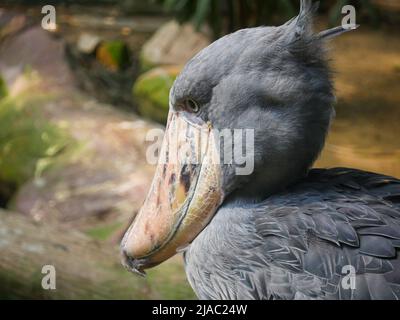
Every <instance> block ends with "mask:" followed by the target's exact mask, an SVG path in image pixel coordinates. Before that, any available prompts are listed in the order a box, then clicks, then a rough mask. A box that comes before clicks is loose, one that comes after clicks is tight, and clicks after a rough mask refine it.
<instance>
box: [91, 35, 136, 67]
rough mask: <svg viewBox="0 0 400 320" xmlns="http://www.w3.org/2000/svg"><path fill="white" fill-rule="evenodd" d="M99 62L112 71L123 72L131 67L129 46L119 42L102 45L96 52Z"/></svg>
mask: <svg viewBox="0 0 400 320" xmlns="http://www.w3.org/2000/svg"><path fill="white" fill-rule="evenodd" d="M96 58H97V60H98V61H99V62H100V63H102V64H103V65H104V66H105V67H107V68H108V69H110V70H112V71H118V70H123V69H125V68H126V67H128V66H129V65H130V52H129V48H128V46H127V45H126V44H125V43H124V42H123V41H119V40H115V41H108V42H104V43H102V44H100V46H99V48H98V49H97V51H96Z"/></svg>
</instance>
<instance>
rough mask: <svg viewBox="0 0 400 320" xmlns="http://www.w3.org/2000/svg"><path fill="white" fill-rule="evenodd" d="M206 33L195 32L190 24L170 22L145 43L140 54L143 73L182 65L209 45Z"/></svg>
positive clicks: (208, 37)
mask: <svg viewBox="0 0 400 320" xmlns="http://www.w3.org/2000/svg"><path fill="white" fill-rule="evenodd" d="M210 38H211V37H210V36H209V35H208V32H206V31H203V32H196V31H195V30H194V28H193V26H192V25H191V24H183V25H179V24H178V23H177V22H176V21H170V22H168V23H166V24H164V25H163V26H161V28H160V29H158V30H157V32H156V33H155V34H154V35H153V36H152V37H151V38H150V40H149V41H148V42H146V43H145V45H144V46H143V49H142V51H141V54H140V64H141V69H142V70H143V71H146V70H149V69H151V68H152V67H155V66H160V65H183V64H185V63H186V62H187V61H188V60H189V59H190V58H192V57H193V56H194V55H195V54H196V53H197V52H199V51H200V50H201V49H203V48H205V47H206V46H208V45H209V44H210V42H211V41H210Z"/></svg>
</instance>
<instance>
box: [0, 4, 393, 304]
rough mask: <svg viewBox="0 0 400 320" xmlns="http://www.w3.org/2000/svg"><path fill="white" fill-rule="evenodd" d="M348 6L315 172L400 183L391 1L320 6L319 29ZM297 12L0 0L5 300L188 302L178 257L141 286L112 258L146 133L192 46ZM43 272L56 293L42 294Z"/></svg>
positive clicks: (133, 205) (140, 171) (161, 117)
mask: <svg viewBox="0 0 400 320" xmlns="http://www.w3.org/2000/svg"><path fill="white" fill-rule="evenodd" d="M47 4H52V5H54V6H55V8H56V26H55V27H56V28H55V30H52V31H48V30H44V29H43V28H42V27H41V21H42V19H43V17H44V16H45V15H44V14H42V12H41V11H42V7H43V5H47ZM345 4H352V5H354V6H355V7H356V9H357V23H358V24H361V27H360V28H359V29H358V30H357V31H355V32H351V33H348V34H345V35H343V36H342V37H340V38H338V39H335V40H334V41H332V43H331V51H330V57H331V59H332V62H331V64H332V67H333V69H334V70H335V73H334V78H335V85H336V90H337V106H336V110H337V118H336V120H335V122H334V124H333V126H332V129H331V132H330V135H329V137H328V142H327V145H326V148H325V150H324V152H323V154H322V156H321V158H320V159H319V160H318V162H317V164H316V166H323V167H334V166H348V167H355V168H360V169H364V170H369V171H377V172H380V173H384V174H388V175H392V176H395V177H400V126H399V123H400V32H399V31H400V29H399V27H400V2H399V1H397V0H359V1H343V0H340V1H339V0H326V1H323V2H322V4H321V8H320V10H319V13H318V17H317V23H316V24H317V25H316V29H319V30H321V29H323V28H327V27H329V26H333V25H339V24H340V23H341V19H342V14H341V8H342V7H343V6H344V5H345ZM297 12H298V1H296V0H295V1H291V0H279V1H268V0H219V1H217V0H153V1H152V0H119V1H111V0H96V1H94V0H93V1H92V0H80V1H72V0H71V1H50V0H49V1H36V0H26V1H22V0H21V1H11V0H2V2H1V4H0V208H1V209H0V298H3V299H4V298H5V299H18V298H28V299H31V298H34V299H72V298H75V299H76V298H78V299H79V298H80V299H103V298H107V299H194V298H195V296H194V294H193V292H192V290H191V289H190V287H189V285H188V283H187V281H186V278H185V274H184V271H183V264H182V260H181V257H179V256H177V257H174V258H173V259H171V260H169V261H167V262H166V263H164V264H162V265H161V266H159V267H156V268H154V269H152V270H149V272H148V277H147V278H146V279H142V278H139V277H137V276H134V275H131V274H129V273H128V272H126V271H125V270H124V269H123V267H122V266H121V265H120V262H119V251H118V244H119V241H120V239H121V236H122V235H123V233H124V231H125V229H126V227H127V226H128V225H129V224H130V222H131V221H132V219H133V217H134V215H135V213H136V212H137V210H138V208H139V207H140V205H141V204H142V202H143V200H144V198H145V196H146V192H147V190H148V187H149V183H150V181H151V178H152V175H153V170H154V168H153V167H152V166H150V165H149V164H147V163H146V160H145V151H146V143H145V135H146V132H147V131H148V130H150V129H152V128H162V127H163V125H164V124H165V120H166V115H167V111H168V110H167V109H168V92H169V89H170V87H171V85H172V83H173V81H174V79H175V77H176V76H177V74H179V72H180V70H181V68H182V66H183V65H184V64H185V63H186V62H187V61H188V60H189V59H190V58H191V57H192V56H193V55H194V54H196V53H197V52H198V51H199V50H201V49H202V48H204V47H205V46H207V45H208V44H209V43H211V42H212V41H213V40H214V39H216V38H218V37H220V36H223V35H224V34H226V33H229V32H232V31H235V30H237V29H240V28H243V27H249V26H259V25H277V24H281V23H283V22H285V21H286V20H288V19H289V18H291V17H293V16H294V15H296V13H297ZM48 264H50V265H54V266H55V268H56V272H57V284H56V285H57V289H56V290H43V289H42V287H41V280H42V277H43V276H44V275H43V274H42V273H41V270H42V266H44V265H48Z"/></svg>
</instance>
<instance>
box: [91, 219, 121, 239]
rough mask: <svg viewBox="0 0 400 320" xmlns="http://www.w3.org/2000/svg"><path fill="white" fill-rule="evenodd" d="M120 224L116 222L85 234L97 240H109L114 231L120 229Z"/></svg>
mask: <svg viewBox="0 0 400 320" xmlns="http://www.w3.org/2000/svg"><path fill="white" fill-rule="evenodd" d="M122 226H123V225H122V223H120V222H116V223H112V224H107V225H104V226H98V227H95V228H92V229H90V230H87V231H86V234H87V235H88V236H89V237H91V238H93V239H97V240H107V239H109V238H110V237H111V236H112V235H113V234H114V233H115V232H116V231H118V230H119V229H121V227H122Z"/></svg>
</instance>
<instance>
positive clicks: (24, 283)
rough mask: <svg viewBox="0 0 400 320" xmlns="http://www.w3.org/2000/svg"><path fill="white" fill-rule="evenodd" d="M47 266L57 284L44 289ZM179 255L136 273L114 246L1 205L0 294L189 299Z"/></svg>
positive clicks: (16, 296)
mask: <svg viewBox="0 0 400 320" xmlns="http://www.w3.org/2000/svg"><path fill="white" fill-rule="evenodd" d="M45 265H51V266H54V268H55V271H56V277H55V279H56V289H55V290H52V289H47V290H46V289H43V287H42V279H43V277H45V276H46V274H43V273H42V268H43V266H45ZM181 269H182V264H181V262H180V261H178V260H177V259H175V260H172V261H171V262H170V263H169V264H167V265H165V266H162V267H161V268H159V269H156V270H153V271H151V272H150V273H149V275H148V278H146V279H144V278H140V277H138V276H135V275H132V274H130V273H128V272H127V271H126V270H124V268H123V267H122V266H121V264H120V262H119V250H118V246H115V245H112V244H109V243H106V242H99V241H97V240H93V239H91V238H89V237H88V236H86V235H85V234H83V233H80V232H77V231H75V230H71V229H70V228H65V227H62V226H60V225H51V224H47V223H37V222H35V221H32V220H30V219H29V218H27V217H25V216H22V215H20V214H17V213H14V212H9V211H4V210H0V299H20V298H23V299H174V298H180V299H185V298H186V299H190V298H193V297H194V296H193V293H192V291H191V290H190V289H189V287H188V284H187V282H186V280H185V277H184V274H183V272H182V270H181Z"/></svg>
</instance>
